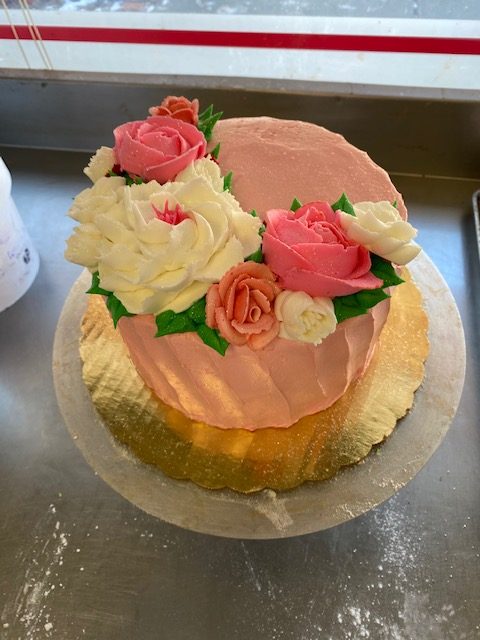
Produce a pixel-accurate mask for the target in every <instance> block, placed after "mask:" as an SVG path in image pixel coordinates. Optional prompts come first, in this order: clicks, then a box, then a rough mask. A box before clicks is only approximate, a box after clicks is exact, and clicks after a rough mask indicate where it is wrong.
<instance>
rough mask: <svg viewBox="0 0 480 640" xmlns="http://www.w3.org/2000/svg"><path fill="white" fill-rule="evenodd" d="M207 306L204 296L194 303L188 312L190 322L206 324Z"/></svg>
mask: <svg viewBox="0 0 480 640" xmlns="http://www.w3.org/2000/svg"><path fill="white" fill-rule="evenodd" d="M206 304H207V299H206V297H205V296H204V297H203V298H200V300H197V302H194V303H193V304H192V306H191V307H189V308H188V309H187V311H186V313H187V314H188V317H189V318H190V320H192V321H193V322H194V323H195V324H205V306H206Z"/></svg>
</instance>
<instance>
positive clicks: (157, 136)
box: [113, 116, 207, 184]
mask: <svg viewBox="0 0 480 640" xmlns="http://www.w3.org/2000/svg"><path fill="white" fill-rule="evenodd" d="M113 135H114V136H115V146H114V148H113V151H114V154H115V160H116V163H117V164H118V165H120V169H121V170H122V171H127V172H128V173H130V174H134V175H136V176H140V177H141V178H143V179H144V180H156V181H157V182H159V183H160V184H164V183H165V182H169V181H170V180H174V179H175V177H176V176H177V174H179V173H180V171H183V169H185V168H186V167H187V166H188V165H189V164H191V163H192V162H194V161H195V160H197V159H198V158H202V157H203V156H204V155H205V151H206V148H207V142H206V140H205V136H204V135H203V133H202V132H201V131H199V130H198V129H197V128H196V127H194V126H193V124H189V123H187V122H182V121H181V120H178V119H174V118H170V117H168V116H152V117H150V118H147V119H146V120H137V121H134V122H126V123H125V124H122V125H120V126H119V127H117V128H116V129H115V130H114V132H113Z"/></svg>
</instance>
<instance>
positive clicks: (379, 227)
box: [337, 200, 420, 265]
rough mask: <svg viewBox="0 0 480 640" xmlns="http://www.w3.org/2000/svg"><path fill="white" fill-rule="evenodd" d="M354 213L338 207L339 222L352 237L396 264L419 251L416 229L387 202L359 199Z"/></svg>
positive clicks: (354, 207) (408, 258)
mask: <svg viewBox="0 0 480 640" xmlns="http://www.w3.org/2000/svg"><path fill="white" fill-rule="evenodd" d="M353 209H354V211H355V216H352V215H349V214H348V213H345V212H344V211H338V212H337V213H338V217H339V219H340V224H341V226H342V228H343V230H344V231H345V233H346V235H347V236H348V237H349V238H350V240H354V241H355V242H358V244H360V245H362V246H364V247H366V248H367V249H368V250H369V251H371V252H372V253H375V254H376V255H377V256H381V257H382V258H385V259H386V260H390V261H391V262H394V263H395V264H402V265H403V264H407V262H410V260H413V258H415V256H416V255H417V254H418V253H419V251H420V247H419V246H418V244H417V243H416V242H414V241H413V238H415V236H416V235H417V231H416V229H414V228H413V227H412V225H411V224H410V223H409V222H407V221H406V220H403V218H402V217H401V215H400V214H399V212H398V211H397V209H396V208H395V207H394V206H393V205H392V204H390V202H387V201H386V200H384V201H381V202H357V203H356V204H354V205H353Z"/></svg>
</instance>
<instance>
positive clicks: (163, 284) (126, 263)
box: [66, 160, 261, 314]
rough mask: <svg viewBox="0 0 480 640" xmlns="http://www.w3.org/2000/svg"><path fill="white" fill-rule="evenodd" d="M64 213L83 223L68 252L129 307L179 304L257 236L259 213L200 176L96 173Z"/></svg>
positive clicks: (151, 309)
mask: <svg viewBox="0 0 480 640" xmlns="http://www.w3.org/2000/svg"><path fill="white" fill-rule="evenodd" d="M200 162H202V161H200ZM203 162H210V163H211V164H214V163H212V162H211V161H210V160H204V161H203ZM215 166H216V165H215ZM217 169H218V168H217ZM120 185H121V186H120ZM237 206H238V203H237ZM70 215H72V216H73V217H74V218H75V219H76V220H79V221H80V222H81V223H82V224H80V226H79V227H77V229H76V230H75V232H74V234H73V236H72V237H71V238H70V239H69V241H68V247H67V252H66V257H67V259H69V260H71V261H73V262H76V263H78V264H83V265H85V266H87V267H88V268H89V269H90V270H91V271H98V272H99V277H100V286H101V287H102V288H103V289H106V290H107V291H113V293H114V294H115V296H116V297H117V298H118V299H119V300H120V301H121V302H122V303H123V305H124V306H125V307H126V309H127V310H128V311H129V312H131V313H153V314H158V313H161V312H162V311H165V310H167V309H171V310H173V311H175V312H177V313H178V312H180V311H184V310H185V309H187V308H188V307H190V306H191V305H192V304H193V303H194V302H196V301H197V300H198V299H199V298H201V297H202V296H204V295H205V294H206V292H207V290H208V288H209V286H210V284H211V283H214V282H219V281H220V279H221V278H222V276H223V275H224V274H225V273H226V272H227V271H228V270H229V269H230V268H231V267H232V266H234V265H236V264H238V263H240V262H243V260H244V259H245V258H246V257H247V256H248V255H250V254H251V253H252V252H253V251H255V250H256V249H258V247H259V246H260V241H261V240H260V236H259V235H258V230H259V226H260V220H258V219H256V218H252V216H250V215H249V214H248V213H246V212H244V211H243V212H242V211H241V210H240V213H239V210H238V209H237V208H236V207H232V203H231V201H230V200H229V198H228V197H225V194H224V192H223V191H221V192H218V191H216V190H215V189H214V187H213V186H212V183H211V182H209V181H208V180H207V179H206V178H205V177H203V176H202V175H197V176H196V177H195V176H194V177H193V178H192V179H190V180H187V181H185V182H181V181H179V182H168V183H167V184H165V185H163V186H162V185H160V184H158V182H156V181H154V180H152V181H150V182H148V183H145V184H134V185H132V186H130V187H128V186H126V185H125V181H124V180H123V178H115V177H112V178H103V179H101V180H99V181H98V182H97V183H95V185H94V186H93V187H91V188H90V189H86V190H85V191H83V192H82V193H81V194H79V196H77V198H76V199H75V201H74V203H73V205H72V208H71V210H70ZM241 217H243V218H244V220H242V221H241V220H240V219H241ZM252 250H253V251H252Z"/></svg>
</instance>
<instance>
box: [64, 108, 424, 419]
mask: <svg viewBox="0 0 480 640" xmlns="http://www.w3.org/2000/svg"><path fill="white" fill-rule="evenodd" d="M150 113H151V114H152V115H151V117H149V118H147V119H146V120H144V121H136V122H130V123H126V124H124V125H121V126H120V127H118V128H117V129H115V131H114V136H115V146H114V148H113V149H110V148H108V147H102V148H101V149H99V150H98V151H97V153H96V155H95V156H94V157H93V158H92V160H91V162H90V164H89V166H88V167H87V168H86V170H85V172H86V174H87V175H88V176H89V177H90V178H91V180H92V181H93V183H94V184H93V186H92V187H90V188H89V189H86V190H85V191H83V192H82V193H80V194H79V195H78V196H77V198H76V199H75V201H74V204H73V206H72V208H71V210H70V215H71V216H72V217H73V218H74V219H75V220H77V221H78V222H79V223H80V224H79V226H77V227H76V229H75V231H74V234H73V235H72V237H71V238H70V239H69V241H68V248H67V252H66V257H67V258H68V259H69V260H71V261H73V262H76V263H78V264H81V265H84V266H85V267H87V268H88V269H89V270H90V271H91V272H92V276H93V282H92V288H91V289H90V290H89V292H90V293H97V294H102V295H104V296H106V304H107V307H108V309H109V310H110V312H111V314H112V318H113V321H114V323H115V324H116V325H117V323H118V330H119V331H120V333H121V335H122V338H123V340H124V342H125V345H126V347H127V349H128V351H129V354H130V357H131V359H132V361H133V363H134V365H135V367H136V368H137V370H138V372H139V374H140V376H141V377H142V378H143V380H144V381H145V383H146V384H147V385H148V386H149V387H150V388H151V389H152V390H153V391H154V392H155V394H156V395H157V396H158V397H159V398H160V399H161V400H162V401H163V402H165V403H166V404H168V405H170V406H172V407H174V408H175V409H178V410H179V411H181V412H182V413H184V414H185V415H186V416H188V417H189V418H191V419H193V420H196V421H201V422H206V423H208V424H211V425H215V426H218V427H221V428H225V429H228V428H244V429H249V430H255V429H261V428H265V427H288V426H290V425H292V424H293V423H295V422H296V421H297V420H298V419H300V418H301V417H303V416H306V415H310V414H312V413H315V412H317V411H320V410H322V409H325V408H327V407H328V406H330V405H331V404H332V403H334V402H335V401H336V400H337V399H338V398H340V397H341V396H342V395H343V394H344V393H345V391H346V389H347V388H348V386H349V385H350V383H351V382H352V381H353V380H355V379H357V378H358V377H359V376H361V375H362V374H363V372H364V371H365V369H366V367H367V366H368V364H369V361H370V359H371V357H372V354H373V351H374V349H375V345H376V342H377V339H378V336H379V334H380V332H381V330H382V328H383V325H384V324H385V321H386V319H387V315H388V311H389V295H390V291H391V288H392V287H394V286H396V285H398V284H400V283H401V282H402V280H401V279H400V278H399V277H398V276H397V270H396V269H395V266H396V265H403V264H406V263H407V262H408V261H409V260H411V259H412V258H413V257H414V256H415V255H416V254H417V253H418V251H419V247H418V245H416V244H415V242H414V241H413V238H414V237H415V235H416V232H415V230H414V229H413V228H412V227H411V225H410V224H409V223H408V222H407V221H406V218H407V212H406V209H405V206H404V203H403V200H402V197H401V195H400V194H399V193H398V192H397V191H396V189H395V187H394V186H393V185H392V183H391V181H390V178H389V177H388V174H387V173H386V172H385V171H384V170H383V169H381V168H380V167H378V166H377V165H376V164H375V163H374V162H373V161H372V160H371V159H370V158H369V157H368V155H367V154H366V153H364V152H363V151H360V150H358V149H356V148H355V147H353V146H352V145H350V144H349V143H348V142H346V140H345V139H344V138H343V137H342V136H340V135H338V134H334V133H331V132H330V131H327V130H326V129H324V128H322V127H318V126H316V125H313V124H308V123H304V122H297V121H289V120H277V119H273V118H266V117H259V118H238V119H227V120H220V121H218V120H219V115H220V114H215V113H213V109H212V108H211V107H209V108H208V109H206V110H205V111H204V112H203V113H201V114H200V115H198V102H197V101H196V100H194V101H192V102H190V101H188V100H186V99H185V98H174V97H169V98H167V99H165V100H164V101H163V103H162V104H161V105H160V106H159V107H154V108H152V109H151V110H150Z"/></svg>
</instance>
